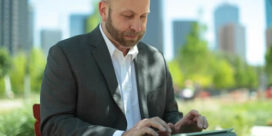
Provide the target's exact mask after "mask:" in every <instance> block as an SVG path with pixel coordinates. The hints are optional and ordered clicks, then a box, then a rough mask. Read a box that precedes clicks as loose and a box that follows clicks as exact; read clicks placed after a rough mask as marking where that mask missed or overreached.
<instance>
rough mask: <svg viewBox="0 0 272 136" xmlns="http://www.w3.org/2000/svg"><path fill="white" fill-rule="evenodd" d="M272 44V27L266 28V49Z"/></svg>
mask: <svg viewBox="0 0 272 136" xmlns="http://www.w3.org/2000/svg"><path fill="white" fill-rule="evenodd" d="M271 46H272V27H271V28H267V29H266V49H268V48H270V47H271Z"/></svg>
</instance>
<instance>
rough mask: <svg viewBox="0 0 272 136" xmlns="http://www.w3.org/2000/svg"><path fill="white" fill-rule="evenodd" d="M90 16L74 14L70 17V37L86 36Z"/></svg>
mask: <svg viewBox="0 0 272 136" xmlns="http://www.w3.org/2000/svg"><path fill="white" fill-rule="evenodd" d="M87 18H88V15H84V14H73V15H71V16H70V36H71V37H72V36H75V35H79V34H84V33H85V31H86V21H87Z"/></svg>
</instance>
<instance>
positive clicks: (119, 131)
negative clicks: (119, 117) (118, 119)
mask: <svg viewBox="0 0 272 136" xmlns="http://www.w3.org/2000/svg"><path fill="white" fill-rule="evenodd" d="M124 132H125V131H121V130H116V131H115V132H114V133H113V135H112V136H122V135H123V133H124Z"/></svg>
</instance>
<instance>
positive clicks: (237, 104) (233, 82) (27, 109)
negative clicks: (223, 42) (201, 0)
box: [0, 1, 272, 136]
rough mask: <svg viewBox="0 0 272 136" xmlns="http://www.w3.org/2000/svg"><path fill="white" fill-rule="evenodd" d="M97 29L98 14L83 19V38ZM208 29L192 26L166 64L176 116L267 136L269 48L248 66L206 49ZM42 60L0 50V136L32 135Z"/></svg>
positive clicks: (39, 52) (40, 53) (270, 120)
mask: <svg viewBox="0 0 272 136" xmlns="http://www.w3.org/2000/svg"><path fill="white" fill-rule="evenodd" d="M95 2H97V1H95ZM95 2H94V3H95ZM94 3H93V4H92V5H95V4H94ZM0 10H1V9H0ZM94 11H96V10H94ZM0 19H1V18H0ZM98 23H99V15H98V12H93V13H92V14H90V15H88V16H87V18H86V24H85V23H84V24H85V27H84V33H87V32H90V31H91V30H93V29H94V28H95V27H96V26H97V24H98ZM208 29H210V28H208V27H207V25H206V24H203V22H201V21H200V22H197V21H196V22H194V23H192V29H191V30H190V32H189V33H188V35H186V37H185V39H186V40H185V42H184V43H183V44H182V45H179V48H178V49H177V54H176V55H175V56H174V57H173V58H172V59H170V60H167V63H168V69H169V71H170V73H171V76H172V80H173V87H174V91H175V96H176V100H177V103H178V107H179V110H180V112H183V113H184V114H186V113H187V112H189V111H190V110H191V109H196V110H198V111H199V112H201V113H202V114H203V115H205V116H206V117H207V119H208V122H209V128H208V130H220V129H228V128H233V131H234V132H235V133H236V134H237V136H271V135H272V133H270V132H271V130H272V44H270V45H269V46H267V49H266V52H265V54H264V55H263V58H264V61H265V62H264V64H263V65H251V64H249V63H248V62H247V61H246V60H245V58H243V57H241V56H240V55H241V54H239V53H238V54H237V53H235V52H224V51H220V50H212V49H210V48H209V47H210V45H209V42H208V41H207V39H206V37H205V36H204V35H205V33H206V31H207V30H208ZM1 30H2V29H1ZM268 30H269V31H272V29H271V28H269V29H268ZM0 36H1V35H0ZM0 44H2V43H1V42H0ZM50 46H52V45H50ZM46 56H47V54H46V53H45V52H44V49H42V48H41V47H38V46H35V47H33V48H31V49H30V50H29V51H27V52H25V51H23V50H18V51H17V52H16V53H11V52H10V49H9V48H5V45H3V46H2V45H0V136H32V135H35V134H34V121H35V119H34V116H33V111H32V106H33V104H39V103H40V88H41V82H42V79H43V72H44V69H45V66H46ZM260 128H261V129H260ZM266 132H269V133H266Z"/></svg>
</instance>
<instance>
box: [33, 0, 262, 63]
mask: <svg viewBox="0 0 272 136" xmlns="http://www.w3.org/2000/svg"><path fill="white" fill-rule="evenodd" d="M223 3H229V4H233V5H236V6H238V7H239V12H240V23H241V24H242V25H244V26H245V28H246V56H247V57H246V58H247V62H248V63H249V64H251V65H263V64H264V54H265V5H264V0H163V10H164V12H163V16H164V22H163V23H164V37H165V41H164V45H165V51H164V54H165V57H166V59H167V60H171V59H172V58H173V55H172V52H173V51H172V46H171V45H172V44H173V39H172V37H173V35H172V21H173V20H198V21H200V22H201V23H202V24H205V25H206V26H207V28H208V29H207V31H206V32H205V39H206V40H207V41H208V43H209V47H210V48H211V49H213V47H214V40H215V38H214V37H215V36H214V20H213V12H214V10H215V8H216V7H217V6H219V5H220V4H223ZM30 4H31V5H32V7H33V10H34V12H35V15H34V16H35V17H34V19H35V23H34V24H35V28H34V31H35V32H34V35H35V41H34V43H35V45H37V46H38V45H40V42H39V40H40V38H39V37H40V30H41V29H60V30H62V32H63V38H64V39H65V38H68V37H69V15H70V14H75V13H82V14H89V13H91V12H92V11H93V7H92V6H93V5H92V4H93V2H92V0H30ZM200 11H201V12H200Z"/></svg>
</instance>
